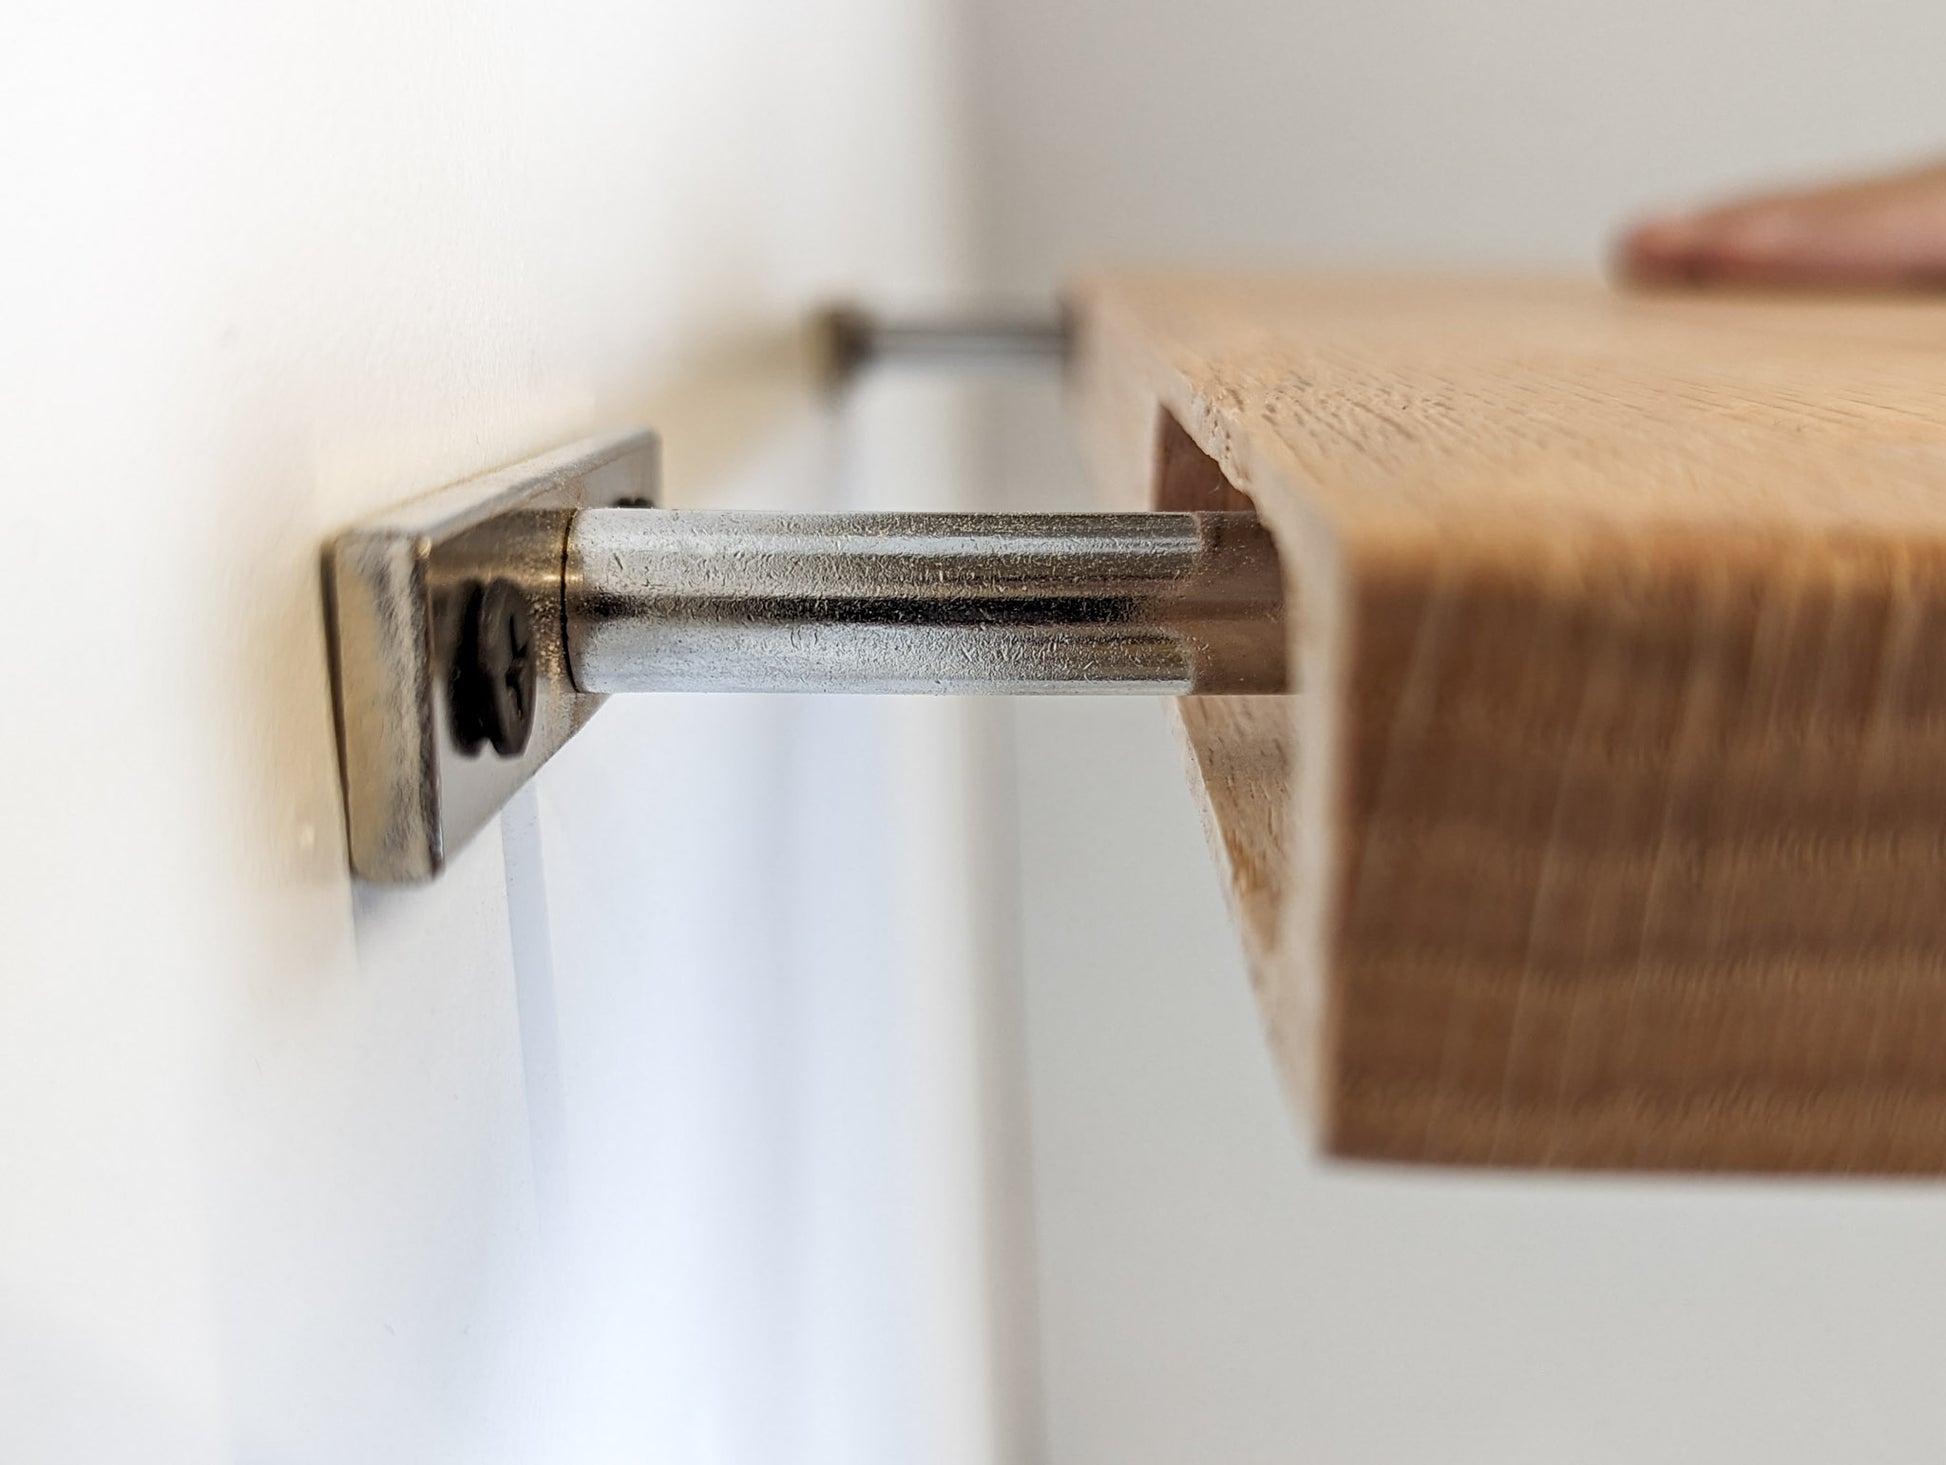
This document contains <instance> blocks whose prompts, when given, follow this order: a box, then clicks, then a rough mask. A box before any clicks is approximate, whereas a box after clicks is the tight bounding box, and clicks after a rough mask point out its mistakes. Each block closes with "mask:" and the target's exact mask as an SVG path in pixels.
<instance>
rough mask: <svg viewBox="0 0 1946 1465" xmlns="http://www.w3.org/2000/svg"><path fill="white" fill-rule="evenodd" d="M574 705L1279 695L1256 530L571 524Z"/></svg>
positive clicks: (872, 522) (1152, 525)
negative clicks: (604, 695)
mask: <svg viewBox="0 0 1946 1465" xmlns="http://www.w3.org/2000/svg"><path fill="white" fill-rule="evenodd" d="M565 601H566V606H567V641H568V645H567V650H568V661H569V665H570V666H571V668H572V675H573V680H574V684H575V685H576V686H577V687H579V688H580V689H582V690H583V691H588V692H651V691H662V692H673V691H718V692H727V691H747V692H948V693H950V692H984V693H1043V692H1064V693H1085V692H1151V693H1154V692H1176V693H1211V692H1228V693H1250V692H1266V693H1268V692H1281V691H1283V690H1284V689H1285V684H1286V676H1285V636H1284V624H1283V599H1282V582H1281V577H1280V573H1279V569H1278V561H1277V551H1276V547H1275V545H1274V544H1273V543H1272V541H1271V538H1270V535H1269V533H1268V531H1266V530H1265V529H1264V528H1263V526H1262V525H1261V524H1260V523H1259V522H1258V520H1257V518H1256V516H1255V515H1254V514H1247V513H1210V514H1162V513H1140V514H936V513H935V514H764V513H696V512H686V511H676V510H646V511H645V510H628V509H588V510H584V511H582V512H581V513H579V514H577V515H575V517H574V521H573V523H572V525H571V526H570V528H569V530H568V535H567V557H566V585H565Z"/></svg>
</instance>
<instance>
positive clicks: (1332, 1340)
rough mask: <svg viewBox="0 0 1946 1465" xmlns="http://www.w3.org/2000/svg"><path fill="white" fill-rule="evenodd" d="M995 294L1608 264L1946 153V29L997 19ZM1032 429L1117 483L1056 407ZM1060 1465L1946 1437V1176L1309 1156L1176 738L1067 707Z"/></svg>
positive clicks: (1035, 7) (983, 217) (1032, 1026)
mask: <svg viewBox="0 0 1946 1465" xmlns="http://www.w3.org/2000/svg"><path fill="white" fill-rule="evenodd" d="M971 13H972V14H973V16H974V17H975V20H976V23H977V24H976V30H977V41H978V70H977V73H976V74H977V77H978V84H977V85H976V86H975V87H974V89H973V95H974V97H975V98H976V101H977V103H978V105H979V108H980V111H979V116H980V119H981V120H980V127H979V133H978V141H979V149H978V153H977V159H978V169H979V174H980V177H981V179H982V187H983V198H982V206H981V208H980V211H979V215H978V220H979V223H980V225H981V227H982V228H983V229H984V231H985V239H986V263H987V267H988V270H989V279H990V282H991V283H992V284H993V285H994V286H996V287H997V288H999V289H1001V290H1002V291H1003V292H1005V293H1009V294H1018V295H1026V296H1032V295H1034V294H1036V293H1038V292H1041V291H1044V290H1046V289H1049V288H1051V286H1052V284H1053V282H1054V281H1055V280H1056V279H1057V278H1058V277H1059V275H1060V274H1061V273H1062V272H1064V271H1068V270H1072V269H1074V268H1077V267H1080V266H1085V265H1089V264H1093V263H1098V262H1100V261H1103V260H1127V261H1134V260H1161V261H1171V260H1173V261H1206V262H1207V261H1215V262H1222V261H1224V260H1231V259H1249V260H1253V261H1257V262H1261V263H1273V264H1276V263H1281V264H1295V265H1305V264H1313V265H1315V264H1363V265H1367V266H1370V265H1373V264H1377V263H1385V262H1391V263H1398V264H1407V265H1428V264H1433V263H1458V264H1474V265H1487V264H1491V265H1526V264H1542V265H1549V266H1553V267H1557V268H1569V269H1579V270H1585V269H1588V268H1590V267H1592V266H1593V265H1594V264H1596V262H1597V261H1598V260H1599V259H1600V257H1601V252H1602V250H1603V247H1604V241H1605V238H1606V236H1607V233H1608V231H1609V230H1610V229H1611V227H1613V225H1614V224H1615V223H1616V222H1617V221H1618V220H1619V219H1620V218H1622V217H1623V216H1625V215H1627V214H1629V213H1631V212H1633V211H1634V210H1636V209H1638V208H1641V207H1644V206H1660V205H1663V204H1667V203H1670V202H1680V201H1682V200H1684V199H1686V198H1690V197H1696V196H1704V195H1708V194H1709V193H1711V192H1712V191H1714V190H1716V189H1719V188H1722V187H1725V186H1743V185H1746V184H1749V183H1752V182H1761V181H1767V180H1770V179H1773V178H1779V177H1782V178H1792V177H1796V176H1800V175H1803V174H1807V173H1808V174H1810V175H1813V176H1816V175H1818V174H1820V173H1823V172H1828V171H1831V170H1834V169H1843V168H1846V167H1853V166H1857V165H1859V164H1861V163H1862V164H1870V163H1874V162H1879V161H1887V160H1890V161H1898V160H1901V159H1904V158H1907V157H1911V156H1914V155H1919V156H1924V155H1925V154H1927V153H1928V152H1930V151H1938V150H1940V149H1941V148H1946V91H1943V90H1942V89H1941V88H1940V86H1939V84H1938V68H1937V62H1938V58H1939V57H1940V56H1941V54H1943V53H1946V11H1942V10H1941V9H1940V8H1939V7H1938V6H1936V5H1929V4H1922V3H1917V0H1900V3H1892V4H1883V5H1873V6H1865V7H1860V6H1854V5H1843V4H1838V3H1835V0H1779V3H1768V4H1762V5H1758V4H1751V3H1747V0H1641V3H1636V4H1629V5H1597V4H1582V3H1557V0H1362V3H1358V4H1340V3H1326V0H1298V3H1282V4H1273V3H1267V0H1205V3H1202V4H1196V5H1185V4H1181V3H1178V0H978V3H976V4H974V5H973V6H972V9H971ZM1004 397H1005V401H1004V403H1003V405H1002V407H1001V409H1000V414H999V416H998V417H997V418H996V419H995V422H994V423H993V426H992V431H991V433H990V441H992V442H993V443H995V444H997V445H998V448H999V452H998V454H997V465H998V466H997V468H996V472H995V478H996V480H997V481H999V482H1001V483H1002V484H1004V486H1005V491H1006V493H1007V495H1008V496H1009V497H1010V498H1011V499H1012V500H1013V501H1014V502H1017V503H1038V504H1042V505H1051V504H1054V503H1059V502H1063V501H1065V502H1071V503H1079V502H1082V501H1083V500H1084V499H1085V494H1086V490H1085V488H1084V486H1083V484H1082V479H1081V467H1080V464H1079V462H1078V460H1077V459H1076V457H1075V455H1074V454H1073V452H1072V451H1071V450H1070V449H1069V447H1068V446H1067V443H1066V435H1065V430H1064V427H1063V425H1062V423H1061V422H1060V420H1059V405H1058V401H1057V399H1056V395H1055V394H1054V393H1053V392H1052V391H1051V390H1046V389H1043V388H1037V387H1032V386H1026V385H1023V386H1021V387H1018V388H1009V389H1008V390H1007V392H1006V393H1004ZM1015 721H1016V727H1017V730H1018V760H1019V785H1020V787H1019V798H1018V801H1017V802H1018V809H1019V823H1020V831H1021V859H1022V864H1021V869H1020V879H1019V889H1020V892H1021V894H1020V900H1021V904H1022V930H1023V935H1022V941H1023V987H1024V990H1025V993H1026V1000H1027V1004H1028V1021H1029V1040H1030V1042H1029V1047H1030V1053H1029V1064H1030V1070H1031V1081H1032V1101H1031V1111H1032V1123H1033V1129H1034V1134H1035V1150H1036V1157H1035V1165H1034V1183H1035V1204H1036V1214H1037V1216H1038V1220H1039V1233H1038V1245H1039V1254H1040V1269H1039V1279H1040V1302H1041V1316H1042V1319H1043V1327H1042V1334H1041V1348H1042V1355H1043V1359H1044V1365H1045V1372H1044V1380H1045V1400H1044V1402H1045V1411H1046V1428H1047V1458H1048V1459H1049V1460H1050V1461H1051V1462H1053V1465H1111V1462H1112V1465H1144V1462H1157V1465H1161V1462H1172V1465H1173V1462H1178V1461H1183V1460H1192V1459H1193V1460H1197V1461H1207V1462H1222V1465H1243V1462H1271V1461H1278V1462H1281V1461H1289V1460H1294V1459H1302V1460H1320V1461H1332V1462H1335V1465H1356V1462H1365V1461H1369V1462H1374V1465H1377V1462H1384V1465H1402V1462H1412V1461H1439V1462H1442V1465H1455V1462H1472V1461H1478V1462H1491V1465H1518V1462H1526V1461H1532V1462H1549V1465H1553V1462H1560V1461H1568V1460H1572V1461H1576V1462H1583V1465H1598V1462H1606V1461H1616V1462H1624V1461H1625V1462H1630V1465H1644V1462H1652V1461H1667V1462H1679V1461H1682V1462H1686V1461H1695V1460H1714V1461H1762V1462H1765V1465H1779V1462H1786V1461H1803V1462H1814V1461H1819V1462H1821V1461H1828V1460H1832V1459H1836V1458H1844V1459H1850V1460H1887V1461H1891V1460H1898V1461H1910V1460H1921V1459H1933V1458H1937V1457H1938V1456H1939V1455H1940V1454H1941V1453H1942V1450H1946V1410H1943V1409H1942V1407H1941V1403H1940V1394H1939V1389H1938V1383H1937V1380H1938V1376H1939V1373H1940V1368H1941V1365H1942V1363H1946V1190H1942V1189H1941V1188H1940V1187H1936V1186H1924V1185H1915V1186H1908V1187H1897V1186H1883V1185H1872V1186H1846V1185H1840V1184H1828V1185H1815V1184H1788V1185H1786V1184H1756V1183H1748V1184H1727V1183H1711V1182H1694V1181H1691V1182H1682V1181H1633V1182H1630V1181H1622V1180H1571V1179H1558V1178H1557V1179H1546V1180H1541V1179H1528V1180H1522V1179H1519V1178H1514V1177H1507V1178H1499V1179H1488V1178H1480V1177H1440V1176H1434V1175H1419V1174H1413V1173H1410V1172H1405V1171H1383V1170H1377V1169H1358V1168H1332V1167H1326V1166H1321V1165H1319V1164H1318V1163H1316V1162H1315V1161H1313V1160H1311V1159H1309V1158H1307V1157H1306V1154H1305V1151H1304V1147H1303V1143H1302V1138H1303V1137H1302V1133H1301V1129H1300V1127H1299V1126H1298V1124H1297V1123H1296V1122H1295V1120H1294V1119H1293V1118H1292V1117H1291V1116H1290V1115H1289V1114H1288V1113H1287V1110H1286V1108H1285V1106H1284V1102H1283V1099H1282V1096H1281V1094H1280V1093H1279V1091H1278V1089H1277V1085H1276V1082H1275V1078H1274V1076H1273V1073H1272V1070H1271V1066H1270V1060H1269V1057H1268V1054H1267V1052H1266V1050H1265V1047H1264V1044H1263V1041H1262V1038H1261V1036H1260V1033H1259V1031H1258V1026H1257V1019H1256V1015H1255V1013H1254V1011H1253V1009H1252V1004H1251V1000H1250V996H1249V992H1248V987H1247V981H1246V978H1245V975H1244V972H1243V969H1242V964H1241V961H1240V959H1239V956H1238V954H1237V950H1236V944H1235V941H1234V938H1233V936H1232V934H1231V931H1230V928H1229V924H1228V921H1227V919H1226V917H1225V915H1224V913H1223V910H1222V904H1221V897H1220V894H1219V891H1218V888H1217V885H1216V882H1215V879H1214V876H1213V875H1212V873H1211V868H1210V864H1209V861H1208V859H1207V856H1206V854H1205V852H1204V849H1203V844H1202V837H1201V833H1200V830H1199V829H1198V827H1197V821H1196V817H1195V813H1194V811H1193V809H1192V808H1191V807H1190V804H1189V801H1188V797H1187V794H1186V792H1185V789H1184V783H1183V780H1182V777H1181V772H1180V762H1179V756H1178V754H1177V752H1176V750H1175V749H1174V748H1173V747H1172V746H1171V738H1170V734H1169V732H1168V731H1167V729H1166V727H1165V725H1164V722H1163V718H1162V715H1161V714H1160V712H1159V711H1158V710H1157V709H1156V708H1154V707H1153V706H1150V705H1146V704H1143V703H1140V702H1129V703H1121V702H1113V703H1111V702H1100V703H1092V702H1091V703H1069V702H1061V703H1056V702H1051V701H1040V702H1023V703H1021V704H1018V706H1017V708H1016V709H1015Z"/></svg>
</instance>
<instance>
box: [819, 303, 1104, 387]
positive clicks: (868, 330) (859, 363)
mask: <svg viewBox="0 0 1946 1465" xmlns="http://www.w3.org/2000/svg"><path fill="white" fill-rule="evenodd" d="M820 328H821V330H822V333H823V338H824V354H825V360H826V363H827V368H828V370H829V373H830V377H831V380H832V382H833V383H834V384H835V385H839V386H842V385H844V384H846V383H848V382H849V381H851V380H852V378H853V377H855V376H856V375H857V374H858V373H859V372H860V371H861V370H863V369H864V368H865V367H867V366H875V365H879V364H885V365H899V366H906V365H914V366H943V367H962V366H1012V365H1016V364H1019V363H1022V362H1036V361H1048V362H1055V363H1058V362H1060V361H1061V360H1063V359H1064V358H1065V357H1066V355H1067V350H1068V340H1069V328H1068V321H1067V318H1066V317H1065V316H1062V315H1060V314H1057V313H1049V314H1046V315H963V316H936V317H932V318H924V317H909V318H905V319H900V318H897V317H891V316H883V315H879V314H877V313H875V312H872V311H867V310H861V309H859V308H857V307H855V306H836V307H834V308H832V309H830V310H827V311H825V312H824V314H823V316H822V317H821V319H820Z"/></svg>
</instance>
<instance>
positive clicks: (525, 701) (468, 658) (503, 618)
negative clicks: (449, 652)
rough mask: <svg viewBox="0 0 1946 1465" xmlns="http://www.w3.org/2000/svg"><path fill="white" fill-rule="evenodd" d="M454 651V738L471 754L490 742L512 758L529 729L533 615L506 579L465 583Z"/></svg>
mask: <svg viewBox="0 0 1946 1465" xmlns="http://www.w3.org/2000/svg"><path fill="white" fill-rule="evenodd" d="M464 596H465V598H464V600H463V602H462V604H461V607H460V634H459V644H458V646H457V647H456V648H455V650H454V655H453V674H452V682H451V700H452V710H453V739H454V741H455V742H456V743H458V745H459V749H460V751H461V752H463V753H465V754H466V755H467V756H468V757H471V756H472V755H474V754H475V753H477V752H479V750H480V745H481V744H482V743H491V744H492V745H493V751H494V752H496V753H498V754H499V755H500V756H501V757H502V758H517V757H519V756H520V755H521V754H522V753H523V752H525V751H526V749H527V740H528V738H529V737H530V736H531V735H532V734H533V731H534V680H535V670H536V668H535V658H534V617H533V613H532V612H531V611H530V610H528V608H527V597H526V596H524V595H522V594H521V593H520V588H519V587H518V586H517V585H515V584H514V583H513V582H512V581H510V580H490V581H488V582H487V583H486V584H485V585H481V584H480V583H479V582H478V581H473V582H470V583H469V584H468V585H467V586H466V589H465V591H464Z"/></svg>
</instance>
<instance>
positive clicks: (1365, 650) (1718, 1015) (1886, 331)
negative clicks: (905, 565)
mask: <svg viewBox="0 0 1946 1465" xmlns="http://www.w3.org/2000/svg"><path fill="white" fill-rule="evenodd" d="M1073 304H1074V307H1075V310H1076V315H1077V319H1078V321H1079V323H1080V343H1079V348H1078V354H1077V358H1076V361H1075V365H1074V372H1073V382H1072V390H1073V396H1074V404H1075V410H1076V414H1077V416H1078V419H1079V421H1080V423H1081V424H1082V427H1083V429H1084V437H1085V438H1086V440H1087V442H1088V444H1089V447H1090V451H1091V454H1092V456H1093V458H1094V462H1095V465H1096V471H1097V473H1098V476H1099V477H1100V479H1101V482H1102V483H1103V485H1104V487H1105V489H1106V490H1107V492H1108V493H1109V494H1110V495H1111V496H1113V497H1114V498H1115V499H1117V500H1118V501H1120V502H1122V503H1130V502H1144V503H1148V504H1151V505H1153V506H1155V507H1167V508H1188V507H1204V506H1208V507H1222V506H1231V505H1234V504H1235V503H1237V502H1240V501H1246V500H1247V501H1249V502H1254V503H1255V504H1256V506H1257V507H1258V509H1259V511H1260V512H1261V513H1262V514H1263V515H1264V517H1265V519H1266V520H1267V522H1268V523H1269V524H1270V526H1271V528H1272V530H1273V531H1274V532H1275V534H1276V535H1277V538H1278V541H1279V545H1280V550H1281V553H1282V555H1283V558H1284V563H1285V572H1286V578H1287V581H1288V586H1289V595H1290V604H1291V606H1292V607H1293V609H1294V612H1295V613H1294V614H1293V615H1292V616H1291V626H1292V637H1293V645H1292V664H1293V666H1294V667H1296V668H1297V675H1298V682H1299V685H1300V687H1301V691H1300V693H1299V694H1298V695H1296V696H1294V697H1290V698H1284V699H1208V700H1204V701H1200V702H1185V703H1184V704H1182V720H1183V726H1184V731H1185V734H1186V743H1187V747H1188V750H1189V756H1190V763H1191V768H1192V773H1193V776H1194V780H1195V782H1196V784H1197V786H1198V788H1199V790H1200V791H1201V794H1202V797H1203V800H1204V803H1205V806H1206V808H1207V810H1208V813H1209V822H1210V827H1211V833H1212V837H1213V841H1214V844H1215V847H1216V849H1217V850H1218V853H1219V856H1220V857H1221V859H1222V861H1223V863H1224V867H1225V870H1226V872H1227V874H1228V877H1229V885H1230V888H1231V893H1232V898H1233V902H1234V905H1235V909H1236V912H1237V917H1238V923H1239V927H1240V929H1241V932H1242V937H1243V942H1244V946H1245V948H1246V951H1247V952H1248V954H1249V958H1250V962H1251V967H1252V972H1253V976H1254V981H1255V983H1256V987H1257V990H1258V995H1259V997H1260V999H1261V1003H1262V1008H1263V1011H1264V1015H1265V1019H1266V1022H1267V1024H1268V1026H1269V1029H1270V1032H1271V1036H1272V1040H1273V1042H1274V1043H1275V1045H1276V1048H1277V1051H1278V1054H1279V1058H1280V1061H1281V1063H1282V1066H1283V1069H1284V1072H1285V1074H1286V1076H1287V1078H1288V1080H1289V1082H1290V1084H1291V1087H1292V1088H1293V1090H1294V1092H1295V1093H1296V1094H1297V1095H1298V1096H1299V1098H1300V1099H1301V1101H1302V1102H1303V1104H1304V1106H1305V1107H1306V1108H1307V1109H1308V1110H1309V1112H1310V1113H1311V1114H1312V1115H1313V1116H1314V1118H1315V1121H1316V1124H1317V1126H1318V1129H1319V1132H1320V1134H1321V1135H1322V1139H1323V1143H1324V1145H1325V1146H1326V1148H1328V1149H1329V1150H1331V1151H1333V1152H1336V1153H1340V1154H1345V1155H1357V1156H1368V1157H1379V1158H1385V1159H1394V1160H1412V1161H1426V1162H1441V1163H1485V1164H1507V1165H1553V1166H1592V1167H1643V1168H1660V1169H1721V1170H1809V1171H1834V1172H1864V1173H1872V1172H1938V1171H1941V1170H1946V304H1932V303H1925V302H1915V301H1913V300H1910V299H1907V300H1897V299H1892V298H1885V299H1880V300H1853V301H1837V302H1821V303H1805V302H1791V301H1785V300H1763V299H1756V298H1748V297H1746V298H1738V299H1728V300H1708V299H1703V298H1701V297H1679V296H1625V295H1615V294H1611V293H1609V292H1607V291H1606V290H1604V289H1602V288H1601V287H1599V286H1595V285H1586V286H1583V285H1553V284H1527V283H1511V282H1509V283H1425V282H1413V283H1401V282H1397V281H1338V282H1300V281H1288V280H1272V279H1265V280H1245V279H1238V278H1236V277H1228V278H1225V279H1221V280H1199V279H1191V278H1111V279H1103V280H1097V281H1093V282H1089V283H1086V284H1084V285H1082V286H1081V287H1080V288H1079V289H1077V290H1076V291H1075V292H1074V296H1073Z"/></svg>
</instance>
